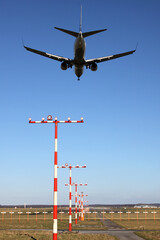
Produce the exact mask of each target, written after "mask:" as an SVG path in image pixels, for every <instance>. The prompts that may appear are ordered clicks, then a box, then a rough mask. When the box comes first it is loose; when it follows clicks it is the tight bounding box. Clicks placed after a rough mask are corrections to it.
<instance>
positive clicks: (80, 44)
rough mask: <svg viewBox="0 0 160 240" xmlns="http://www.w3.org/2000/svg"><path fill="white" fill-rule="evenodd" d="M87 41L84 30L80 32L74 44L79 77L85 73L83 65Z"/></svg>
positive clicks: (76, 72) (76, 71) (75, 63)
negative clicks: (83, 33)
mask: <svg viewBox="0 0 160 240" xmlns="http://www.w3.org/2000/svg"><path fill="white" fill-rule="evenodd" d="M85 50H86V43H85V40H84V38H83V35H82V32H79V34H78V37H77V38H76V40H75V44H74V65H75V74H76V76H77V77H78V78H80V76H81V75H82V74H83V67H84V63H85Z"/></svg>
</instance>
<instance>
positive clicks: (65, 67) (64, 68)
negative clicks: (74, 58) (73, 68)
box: [61, 62, 68, 70]
mask: <svg viewBox="0 0 160 240" xmlns="http://www.w3.org/2000/svg"><path fill="white" fill-rule="evenodd" d="M67 68H68V65H67V63H66V62H62V63H61V69H62V70H67Z"/></svg>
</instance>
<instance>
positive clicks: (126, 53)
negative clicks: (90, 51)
mask: <svg viewBox="0 0 160 240" xmlns="http://www.w3.org/2000/svg"><path fill="white" fill-rule="evenodd" d="M135 51H136V50H133V51H129V52H124V53H119V54H115V55H111V56H107V57H101V58H93V59H88V60H86V64H85V65H86V66H88V65H90V64H92V63H100V62H105V61H109V60H112V59H116V58H120V57H124V56H127V55H130V54H132V53H134V52H135Z"/></svg>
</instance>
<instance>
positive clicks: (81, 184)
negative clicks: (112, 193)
mask: <svg viewBox="0 0 160 240" xmlns="http://www.w3.org/2000/svg"><path fill="white" fill-rule="evenodd" d="M73 185H75V224H77V196H78V194H77V186H87V183H85V184H83V183H80V184H77V183H72V186H73ZM72 196H73V195H72ZM79 197H80V195H79ZM79 209H80V200H79ZM79 218H80V210H79ZM79 220H80V219H79Z"/></svg>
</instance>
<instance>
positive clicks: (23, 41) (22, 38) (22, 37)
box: [22, 37, 25, 47]
mask: <svg viewBox="0 0 160 240" xmlns="http://www.w3.org/2000/svg"><path fill="white" fill-rule="evenodd" d="M22 44H23V47H25V46H24V41H23V37H22Z"/></svg>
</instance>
